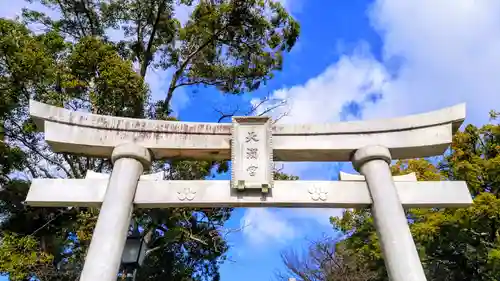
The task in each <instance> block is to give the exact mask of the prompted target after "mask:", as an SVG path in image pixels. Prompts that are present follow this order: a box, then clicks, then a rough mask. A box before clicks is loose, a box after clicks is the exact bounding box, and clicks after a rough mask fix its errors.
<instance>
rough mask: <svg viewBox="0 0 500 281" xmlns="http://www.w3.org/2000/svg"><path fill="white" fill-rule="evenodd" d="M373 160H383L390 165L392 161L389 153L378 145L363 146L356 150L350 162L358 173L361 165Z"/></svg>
mask: <svg viewBox="0 0 500 281" xmlns="http://www.w3.org/2000/svg"><path fill="white" fill-rule="evenodd" d="M375 159H379V160H384V161H385V162H387V164H389V165H390V164H391V160H392V158H391V152H390V151H389V149H387V148H386V147H384V146H380V145H371V146H365V147H363V148H360V149H358V150H356V152H355V153H354V154H353V156H352V158H351V161H352V165H353V166H354V169H356V171H358V172H359V169H360V168H361V166H362V165H363V164H365V163H366V162H368V161H371V160H375Z"/></svg>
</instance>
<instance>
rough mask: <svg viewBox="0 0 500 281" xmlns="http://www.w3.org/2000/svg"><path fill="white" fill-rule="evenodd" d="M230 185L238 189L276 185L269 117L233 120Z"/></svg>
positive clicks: (265, 191) (234, 118) (266, 187)
mask: <svg viewBox="0 0 500 281" xmlns="http://www.w3.org/2000/svg"><path fill="white" fill-rule="evenodd" d="M232 130H233V132H232V141H231V162H232V172H231V186H232V187H233V188H237V189H238V190H245V189H261V190H262V192H263V193H267V192H268V191H269V188H272V185H273V148H272V140H271V137H272V132H271V119H270V118H269V117H233V128H232Z"/></svg>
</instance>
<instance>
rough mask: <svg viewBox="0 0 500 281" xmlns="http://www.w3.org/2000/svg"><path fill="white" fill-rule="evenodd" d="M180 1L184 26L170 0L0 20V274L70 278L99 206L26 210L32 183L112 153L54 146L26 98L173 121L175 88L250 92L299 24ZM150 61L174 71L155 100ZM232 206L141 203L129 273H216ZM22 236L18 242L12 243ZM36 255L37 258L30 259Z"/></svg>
mask: <svg viewBox="0 0 500 281" xmlns="http://www.w3.org/2000/svg"><path fill="white" fill-rule="evenodd" d="M181 2H182V3H184V4H186V5H188V6H191V7H193V12H192V14H191V16H190V18H189V20H188V21H187V23H186V24H184V25H181V23H180V22H179V20H177V19H176V18H175V14H174V5H175V4H174V1H166V0H165V1H160V0H155V1H144V0H110V1H92V0H80V1H69V0H44V1H40V3H41V4H43V5H45V6H47V7H49V8H51V9H53V10H56V11H58V12H59V13H60V14H61V18H60V19H52V18H50V17H48V16H47V15H45V14H43V13H41V12H39V11H29V10H24V11H23V18H22V20H23V24H22V23H20V22H16V21H10V20H4V19H1V20H0V71H1V76H0V89H2V91H1V94H2V104H0V106H1V109H2V111H1V112H2V125H3V132H2V133H3V136H2V137H3V140H4V141H3V144H5V147H6V149H5V150H2V156H3V158H2V159H3V160H2V161H3V162H2V167H5V169H4V168H3V169H2V181H4V182H5V184H4V183H3V182H2V184H3V187H4V189H3V190H2V191H1V192H0V212H1V216H2V218H4V219H3V220H2V223H1V224H0V228H1V230H2V233H1V236H2V237H1V238H2V239H3V241H4V242H2V244H1V246H0V264H1V265H0V272H6V273H9V274H10V277H11V279H13V280H28V279H30V278H31V277H38V278H39V279H41V280H76V279H77V276H78V275H79V272H80V270H81V267H82V262H83V257H84V254H85V251H86V249H87V247H88V244H89V242H90V238H91V234H92V229H93V225H94V223H95V220H96V217H97V214H98V210H95V209H87V208H70V209H67V208H30V207H27V206H25V205H24V204H23V200H24V198H25V195H26V192H27V188H28V187H29V180H30V179H31V178H34V177H49V178H54V177H63V178H81V177H83V176H85V172H86V170H88V169H91V170H94V171H96V172H106V171H109V170H110V168H111V165H110V161H109V159H97V158H91V157H81V156H76V155H69V154H55V153H51V152H50V149H49V148H48V147H47V145H46V144H45V143H44V141H43V135H42V134H40V133H37V131H36V125H35V124H33V122H32V120H31V119H30V118H28V114H27V110H28V109H27V108H28V100H29V99H36V100H38V101H42V102H45V103H49V104H52V105H57V106H62V107H66V108H70V109H73V110H81V111H88V112H92V113H97V114H105V115H114V116H126V117H134V118H156V119H168V120H175V118H174V117H172V110H171V99H172V96H173V94H174V93H175V90H176V89H179V88H180V87H195V86H206V87H216V88H217V89H219V90H220V91H221V92H223V93H229V94H240V93H244V92H248V91H252V90H256V89H257V88H258V87H259V86H260V84H261V83H265V81H267V80H268V79H271V78H272V76H273V72H274V71H278V70H280V69H281V65H282V58H283V55H284V53H286V52H287V51H289V50H290V49H291V48H292V47H293V45H294V43H295V41H296V39H297V36H298V32H299V26H298V23H297V22H296V21H294V20H293V19H292V18H291V17H290V16H289V15H288V14H287V13H286V11H285V10H284V9H283V7H282V6H281V5H280V4H279V3H274V2H272V1H203V0H202V1H199V2H198V3H193V1H181ZM263 11H265V12H266V13H263ZM264 14H265V15H266V16H263V15H264ZM267 15H269V17H267ZM31 23H38V24H42V25H43V26H45V30H44V31H43V32H42V33H40V34H33V33H32V32H30V30H29V29H28V28H27V27H26V25H27V24H31ZM112 29H115V30H114V31H113V30H112ZM110 30H111V31H112V32H114V33H115V34H116V33H117V32H120V31H123V33H122V35H121V39H119V40H118V42H117V41H116V40H115V41H112V40H111V39H110V36H109V34H110V32H111V31H110ZM134 65H135V66H137V67H135V66H134ZM152 69H169V70H172V71H173V73H174V75H173V77H172V79H171V83H170V86H169V88H168V90H167V91H166V93H165V98H163V99H161V100H159V101H156V100H152V99H151V97H150V93H149V90H148V87H147V85H146V84H145V82H144V81H145V80H144V79H145V78H146V76H147V73H148V70H152ZM160 170H163V171H165V175H166V178H167V179H184V180H189V179H203V178H206V177H207V176H210V175H212V172H213V171H214V170H215V171H216V172H223V171H225V170H227V163H226V162H215V161H189V160H187V159H166V160H163V161H156V162H155V163H154V165H153V171H160ZM13 172H15V173H16V175H15V176H13V175H12V173H13ZM230 213H231V209H230V208H218V209H206V208H205V209H186V208H177V209H168V210H158V209H156V210H142V211H141V212H137V213H136V214H135V218H136V220H137V221H138V222H139V223H140V224H141V226H143V227H144V228H145V237H146V238H147V242H148V243H149V246H150V247H151V248H152V251H151V252H150V254H149V256H148V258H147V260H146V264H145V266H144V267H143V268H141V270H140V271H139V273H138V278H137V280H218V278H219V277H218V276H219V275H218V266H219V264H220V263H221V262H223V260H224V253H225V252H226V251H227V248H228V245H227V244H226V242H225V240H224V229H223V228H222V227H223V224H224V222H225V221H226V220H227V219H228V218H229V216H230ZM19 237H22V238H23V239H24V238H26V239H24V240H22V239H20V240H19V243H16V242H15V241H18V240H16V238H19ZM13 241H14V242H13ZM9 252H12V253H14V254H11V255H9ZM38 253H40V254H43V258H36V259H33V258H30V257H33V256H35V255H37V254H38ZM186 253H189V254H186ZM20 259H22V260H23V262H22V263H19V262H18V261H19V260H20Z"/></svg>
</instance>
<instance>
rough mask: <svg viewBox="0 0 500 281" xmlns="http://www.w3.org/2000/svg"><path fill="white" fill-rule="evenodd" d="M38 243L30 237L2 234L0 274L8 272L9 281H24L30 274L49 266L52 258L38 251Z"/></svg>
mask: <svg viewBox="0 0 500 281" xmlns="http://www.w3.org/2000/svg"><path fill="white" fill-rule="evenodd" d="M38 247H39V245H38V241H37V240H36V239H34V238H33V237H31V236H20V235H16V234H12V233H3V235H2V240H1V243H0V261H2V262H1V263H0V272H9V273H10V276H9V278H10V280H26V279H27V278H29V277H30V273H35V274H36V273H37V271H38V270H39V269H40V267H41V266H42V267H44V266H47V265H50V264H51V262H52V259H53V257H52V256H51V255H48V254H46V253H43V252H41V253H40V252H39V251H38Z"/></svg>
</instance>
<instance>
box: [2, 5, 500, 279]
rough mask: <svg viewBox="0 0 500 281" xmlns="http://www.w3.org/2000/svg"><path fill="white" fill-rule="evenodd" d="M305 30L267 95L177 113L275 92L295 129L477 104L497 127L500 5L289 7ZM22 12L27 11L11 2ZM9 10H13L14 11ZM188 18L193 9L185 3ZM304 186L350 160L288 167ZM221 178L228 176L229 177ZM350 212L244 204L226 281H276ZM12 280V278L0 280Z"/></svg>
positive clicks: (161, 85) (186, 92)
mask: <svg viewBox="0 0 500 281" xmlns="http://www.w3.org/2000/svg"><path fill="white" fill-rule="evenodd" d="M282 2H283V3H284V5H285V7H286V8H287V9H288V11H290V12H291V13H292V14H293V15H294V16H295V17H296V18H297V19H298V21H299V22H300V24H301V30H302V32H301V35H300V40H299V42H298V44H297V45H296V46H295V48H294V49H293V50H292V52H291V53H290V54H288V55H287V56H286V57H285V67H284V69H283V71H282V72H280V73H277V75H276V78H275V79H274V80H272V81H270V82H269V83H268V84H267V86H265V87H263V88H261V89H260V90H258V91H257V92H255V93H252V94H245V95H243V96H237V97H234V96H233V97H231V96H223V95H220V94H219V93H217V92H216V91H214V90H211V89H199V91H197V92H193V91H192V89H183V90H180V91H177V92H176V93H175V94H174V109H175V111H176V114H177V115H178V116H179V117H180V119H182V120H185V121H216V120H217V119H218V118H219V113H217V112H216V110H215V109H219V110H225V111H231V109H234V108H236V107H239V108H242V109H248V108H250V107H251V105H252V104H255V103H256V102H258V101H259V100H260V99H262V98H263V97H265V96H267V95H269V97H270V98H271V102H270V103H266V106H272V104H273V102H272V101H274V102H279V101H286V106H282V107H279V108H277V109H276V110H274V111H273V112H271V115H272V116H273V117H278V116H282V115H283V113H285V112H286V113H287V114H286V116H285V117H283V118H282V119H280V122H284V123H299V122H300V123H309V122H310V123H321V122H338V121H344V120H356V119H374V118H384V117H396V116H403V115H407V114H413V113H419V112H425V111H429V110H436V109H439V108H442V107H446V106H451V105H454V104H457V103H461V102H466V103H467V108H468V110H467V114H468V117H467V122H473V123H476V124H478V123H484V122H487V118H488V111H489V110H491V109H497V110H499V109H500V108H498V105H499V101H500V98H498V97H499V96H500V95H499V93H500V79H498V73H500V17H499V15H500V1H498V0H483V1H474V0H442V1H432V0H415V1H413V0H408V1H400V0H374V1H365V0H349V1H347V0H308V1H306V0H286V1H282ZM0 3H1V5H0V15H1V16H8V17H12V16H14V15H15V14H16V13H18V12H19V11H20V8H21V7H23V6H24V5H25V4H24V3H23V2H22V1H19V2H17V1H15V4H14V1H12V0H8V1H7V0H0ZM7 3H9V4H7ZM177 11H178V14H179V17H181V18H185V17H187V16H188V15H189V9H185V7H179V8H178V10H177ZM169 77H170V73H169V72H168V71H155V72H152V73H149V74H148V78H147V80H148V83H150V86H151V89H152V92H153V96H154V97H162V94H163V92H164V89H165V87H166V85H168V83H169V80H168V78H169ZM495 105H496V106H497V108H493V106H495ZM284 169H285V171H286V172H289V173H293V174H295V175H299V176H300V177H301V178H302V179H318V180H319V179H332V180H334V179H336V177H337V174H338V171H339V169H342V170H345V171H352V167H351V166H350V164H348V163H345V164H337V163H323V164H315V163H287V164H285V165H284ZM218 178H220V179H222V178H228V176H227V175H220V176H218ZM340 213H341V210H313V209H307V210H306V209H264V208H262V209H237V210H236V211H235V212H234V213H233V215H232V218H231V219H230V220H229V222H228V223H227V225H226V227H227V228H234V229H238V228H240V227H241V226H245V227H244V228H243V229H242V230H241V231H239V232H236V233H232V234H231V235H230V236H229V241H230V243H231V245H233V246H232V248H231V250H230V251H229V256H230V259H231V260H232V261H231V262H226V263H225V264H223V265H222V266H221V274H222V281H232V280H240V281H247V280H248V281H250V280H252V281H253V280H272V279H273V278H274V276H273V272H274V271H276V270H280V269H282V263H281V260H280V252H281V251H282V250H285V249H289V248H296V249H297V248H304V247H305V246H306V245H307V243H308V241H310V240H314V239H316V238H319V237H321V236H322V235H334V233H333V231H332V229H331V227H330V225H329V223H328V218H329V216H332V215H339V214H340ZM0 280H1V279H0Z"/></svg>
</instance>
